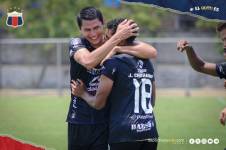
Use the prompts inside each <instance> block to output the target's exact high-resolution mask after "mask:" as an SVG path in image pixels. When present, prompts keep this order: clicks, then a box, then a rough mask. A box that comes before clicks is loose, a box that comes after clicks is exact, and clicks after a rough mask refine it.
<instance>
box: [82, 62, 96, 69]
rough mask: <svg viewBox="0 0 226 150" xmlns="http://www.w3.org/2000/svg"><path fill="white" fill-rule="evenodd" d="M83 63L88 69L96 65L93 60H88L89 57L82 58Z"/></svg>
mask: <svg viewBox="0 0 226 150" xmlns="http://www.w3.org/2000/svg"><path fill="white" fill-rule="evenodd" d="M81 64H82V65H83V67H85V68H86V69H87V70H90V69H92V68H94V67H95V64H94V62H93V61H92V60H88V59H83V60H81Z"/></svg>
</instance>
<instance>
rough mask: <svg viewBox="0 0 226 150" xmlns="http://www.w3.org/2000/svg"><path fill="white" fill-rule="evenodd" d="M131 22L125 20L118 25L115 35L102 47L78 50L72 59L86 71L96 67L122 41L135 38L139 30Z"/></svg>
mask: <svg viewBox="0 0 226 150" xmlns="http://www.w3.org/2000/svg"><path fill="white" fill-rule="evenodd" d="M131 22H132V21H131V20H125V21H123V22H121V23H120V25H119V28H118V29H117V31H116V33H115V34H114V35H113V36H112V37H111V38H110V39H109V40H108V41H106V42H105V43H104V44H103V45H101V46H100V47H99V48H97V49H95V50H94V51H92V52H89V51H88V50H87V49H86V48H81V49H79V50H78V51H77V52H76V53H75V54H74V59H75V60H76V61H77V62H78V63H80V64H81V65H83V66H84V67H86V68H87V69H91V68H94V67H95V66H97V65H98V64H99V63H100V62H101V61H102V60H103V59H104V58H105V56H107V54H108V53H109V52H110V51H111V50H112V49H113V48H114V47H115V46H116V45H118V44H119V43H120V42H121V41H122V40H124V39H127V38H128V37H130V36H136V35H137V33H136V32H137V31H138V30H139V28H138V27H137V24H136V23H131Z"/></svg>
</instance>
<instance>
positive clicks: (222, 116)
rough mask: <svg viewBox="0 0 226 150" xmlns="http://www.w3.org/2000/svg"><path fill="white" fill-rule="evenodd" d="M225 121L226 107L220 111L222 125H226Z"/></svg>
mask: <svg viewBox="0 0 226 150" xmlns="http://www.w3.org/2000/svg"><path fill="white" fill-rule="evenodd" d="M225 121H226V107H225V108H224V109H223V110H222V112H221V113H220V123H221V124H222V125H225Z"/></svg>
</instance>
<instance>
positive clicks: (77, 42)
mask: <svg viewBox="0 0 226 150" xmlns="http://www.w3.org/2000/svg"><path fill="white" fill-rule="evenodd" d="M81 48H85V45H84V43H83V42H82V40H81V38H72V39H71V40H70V42H69V55H70V57H72V56H73V55H74V53H75V52H76V51H77V50H79V49H81Z"/></svg>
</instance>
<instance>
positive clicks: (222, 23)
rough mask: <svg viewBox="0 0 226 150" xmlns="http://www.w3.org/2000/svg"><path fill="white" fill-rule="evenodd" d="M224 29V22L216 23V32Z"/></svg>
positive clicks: (225, 25) (225, 24)
mask: <svg viewBox="0 0 226 150" xmlns="http://www.w3.org/2000/svg"><path fill="white" fill-rule="evenodd" d="M224 29H226V22H221V23H219V24H218V25H217V32H221V31H222V30H224Z"/></svg>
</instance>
